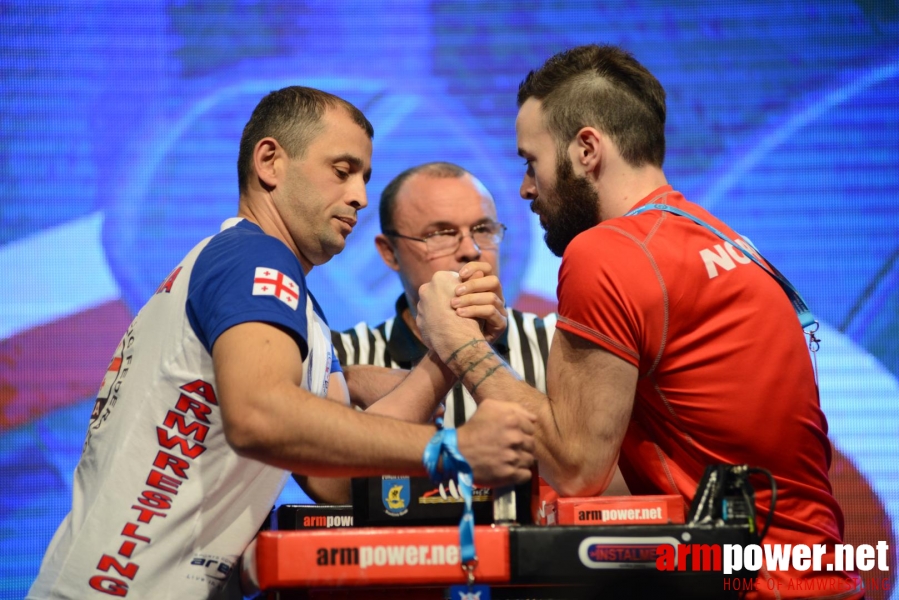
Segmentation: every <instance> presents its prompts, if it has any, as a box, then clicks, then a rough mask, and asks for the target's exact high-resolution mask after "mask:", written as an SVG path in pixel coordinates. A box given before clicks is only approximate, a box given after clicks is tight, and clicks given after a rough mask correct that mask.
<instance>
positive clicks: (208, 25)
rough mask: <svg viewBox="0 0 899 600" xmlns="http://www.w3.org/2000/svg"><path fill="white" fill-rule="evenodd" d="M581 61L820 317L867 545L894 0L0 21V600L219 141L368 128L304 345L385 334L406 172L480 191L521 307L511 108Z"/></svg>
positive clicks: (885, 410) (884, 440)
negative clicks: (385, 260) (326, 327)
mask: <svg viewBox="0 0 899 600" xmlns="http://www.w3.org/2000/svg"><path fill="white" fill-rule="evenodd" d="M597 4H598V6H597ZM594 42H607V43H615V44H619V45H622V46H623V47H625V48H626V49H628V50H630V51H631V52H633V53H634V54H635V55H636V57H637V58H638V59H639V60H640V61H641V62H643V63H644V64H645V65H646V66H647V67H649V69H650V70H652V71H653V72H654V73H655V74H656V75H657V76H658V78H659V79H660V80H661V82H662V84H663V85H664V86H665V88H666V90H667V93H668V114H669V120H668V127H667V142H668V149H669V150H668V155H667V158H666V163H665V170H666V173H667V176H668V179H669V181H671V182H672V183H673V184H674V186H675V188H676V189H678V190H680V191H682V192H683V193H684V194H685V195H686V196H687V197H688V198H690V199H692V200H694V201H696V202H699V203H701V204H703V205H704V206H706V207H707V208H709V209H710V210H711V211H712V212H714V213H715V214H716V215H718V216H719V217H721V218H723V219H724V220H725V221H727V222H728V223H729V224H730V225H731V226H733V227H734V228H735V229H736V230H738V231H740V232H741V233H742V234H744V235H745V236H747V237H749V238H750V239H752V240H753V242H754V243H755V244H756V246H758V247H759V248H760V249H761V250H762V252H763V253H764V254H765V255H766V256H767V257H768V258H770V259H771V261H772V262H773V263H774V264H776V265H777V266H778V267H779V268H780V269H781V270H782V271H783V272H784V273H785V274H786V275H787V276H788V277H789V278H790V279H791V280H792V281H793V283H794V284H795V285H796V286H797V287H798V288H799V289H800V290H801V292H802V293H803V295H804V296H805V298H806V300H807V301H808V302H809V304H810V305H811V307H812V309H813V310H814V311H815V313H816V315H818V316H819V318H820V319H821V321H822V323H821V335H820V337H822V339H823V340H824V342H823V348H822V351H821V352H820V353H819V355H818V366H819V371H820V384H821V401H822V405H823V407H824V410H825V412H826V414H827V416H828V419H829V423H830V437H831V441H832V442H833V444H834V447H835V450H836V460H835V463H834V467H833V472H832V476H833V480H834V485H835V488H836V492H837V495H838V497H839V499H840V500H841V502H842V504H843V507H844V510H845V512H846V515H847V541H850V542H853V543H869V544H874V543H876V541H878V540H881V539H884V540H887V541H888V542H889V543H890V545H891V548H892V547H893V541H894V539H895V535H896V531H897V526H899V467H897V465H899V443H897V442H899V410H897V401H899V345H897V343H896V341H895V340H896V339H897V336H899V235H897V234H899V193H897V190H899V2H897V1H896V0H885V1H881V2H870V1H863V0H856V1H855V2H850V1H846V2H831V1H824V0H810V1H807V2H801V3H785V2H773V1H771V2H769V1H755V0H753V1H750V0H733V1H731V2H724V3H718V2H716V3H704V2H677V3H669V2H662V1H659V0H629V1H628V2H603V3H594V2H589V3H588V2H569V3H540V2H520V1H519V2H493V3H489V4H483V3H478V2H468V1H460V0H456V1H446V2H434V3H431V2H424V1H421V0H419V1H415V2H398V1H379V2H370V3H362V4H357V3H353V4H352V5H351V4H350V3H330V2H319V1H313V0H310V1H306V2H288V3H271V2H256V1H251V0H242V1H241V0H234V1H224V0H222V1H208V2H197V1H183V0H182V1H163V0H148V1H147V2H142V3H139V4H134V3H124V4H123V3H117V2H102V1H101V2H93V3H90V4H82V3H64V2H37V1H35V2H4V3H3V4H2V8H0V82H2V83H0V272H2V273H3V275H4V279H5V281H6V284H5V285H4V286H2V288H0V478H2V481H3V483H4V486H3V487H4V493H3V495H2V496H0V556H3V557H4V558H3V560H2V561H0V598H21V597H22V596H23V595H24V594H25V592H26V591H27V589H28V587H29V585H30V583H31V581H32V580H33V579H34V577H35V576H36V573H37V570H38V566H39V564H40V559H41V557H42V555H43V552H44V550H45V548H46V546H47V544H48V543H49V541H50V538H51V536H52V534H53V532H54V530H55V528H56V527H57V525H58V524H59V522H60V521H61V519H62V518H63V516H64V515H65V513H66V512H67V510H68V508H69V502H70V492H71V481H72V472H73V469H74V466H75V463H76V462H77V459H78V456H79V454H80V451H81V444H82V442H83V440H84V435H85V431H86V427H87V422H88V416H89V413H90V409H91V406H92V402H93V397H94V395H95V394H96V392H97V389H98V387H99V384H100V380H101V379H102V377H103V374H104V372H105V370H106V365H107V363H108V361H109V359H110V357H111V355H112V351H113V349H114V347H115V345H116V343H117V342H118V339H119V337H120V336H121V334H122V332H123V331H124V328H125V327H126V326H127V324H128V322H129V321H130V319H131V318H132V316H133V315H134V313H135V312H136V310H137V309H138V308H139V307H140V306H141V305H142V304H143V303H144V302H145V301H146V299H147V298H148V297H149V296H150V295H151V294H152V293H153V291H154V290H155V289H156V287H157V286H158V285H159V283H160V282H161V281H162V279H163V278H164V277H165V275H166V274H167V273H168V272H169V271H170V270H171V268H172V267H173V266H174V265H175V264H176V263H177V262H178V261H179V260H180V258H181V257H182V256H183V255H184V254H185V253H186V252H187V250H189V249H190V248H191V247H192V246H193V245H194V244H195V243H196V242H197V241H199V240H200V239H202V238H204V237H206V236H208V235H210V234H212V233H214V232H215V231H217V229H218V226H219V224H220V223H221V222H222V221H223V220H224V219H225V218H227V217H229V216H232V215H233V214H234V212H235V210H236V205H237V177H236V168H235V163H236V158H237V145H238V140H239V138H240V133H241V130H242V128H243V125H244V123H245V122H246V120H247V119H248V117H249V114H250V112H251V111H252V109H253V107H254V106H255V104H256V102H257V101H258V100H259V98H260V97H261V96H262V95H264V94H265V93H267V92H268V91H270V90H273V89H277V88H280V87H283V86H286V85H291V84H302V85H310V86H313V87H319V88H322V89H325V90H328V91H330V92H333V93H336V94H338V95H340V96H343V97H345V98H347V99H348V100H350V101H351V102H353V103H354V104H356V105H357V106H358V107H360V108H361V109H362V110H363V111H364V112H365V113H366V114H367V116H368V117H369V119H370V120H371V121H372V123H373V124H374V127H375V131H376V136H375V152H374V159H373V160H374V175H373V177H372V180H371V183H370V184H369V188H368V192H369V198H370V201H371V204H370V208H369V209H368V210H365V211H363V212H362V213H361V215H360V222H359V225H358V227H357V228H356V231H355V232H354V233H353V235H352V236H351V238H350V242H349V243H348V246H347V249H346V251H345V252H344V253H343V254H341V255H340V256H338V257H336V258H335V259H334V260H332V261H331V262H330V263H329V264H328V265H326V266H324V267H322V268H320V269H316V270H315V271H313V273H312V274H311V275H310V277H309V285H310V288H311V289H312V290H313V291H314V292H315V293H316V295H317V297H318V298H319V299H320V301H321V302H322V304H323V306H324V308H325V310H326V312H327V314H328V316H329V319H330V321H331V324H332V326H334V327H335V328H346V327H348V326H350V325H353V324H355V323H356V322H358V321H360V320H368V321H373V322H380V321H381V320H383V319H384V318H385V317H387V316H389V315H390V313H391V311H392V308H393V302H394V300H395V299H396V297H397V295H398V294H399V293H400V292H401V288H400V285H399V282H398V280H397V279H396V277H395V275H394V274H393V273H392V272H390V271H389V270H388V269H387V268H386V267H384V266H383V265H382V263H381V260H380V258H379V257H378V255H377V254H376V252H375V251H374V244H373V241H372V240H373V237H374V234H375V233H376V231H377V229H378V225H377V208H376V207H377V198H378V196H379V195H380V192H381V190H382V189H383V187H384V185H385V184H386V183H387V182H388V181H389V180H390V178H392V177H393V176H394V175H395V174H397V173H398V172H399V171H401V170H403V169H405V168H406V167H409V166H411V165H413V164H417V163H421V162H424V161H429V160H449V161H453V162H456V163H459V164H461V165H463V166H465V167H466V168H468V169H470V170H471V171H472V172H474V173H475V174H476V175H477V176H478V177H479V178H481V180H482V181H483V182H484V183H485V184H486V185H487V187H488V188H489V189H490V190H491V191H492V192H493V195H494V196H495V198H496V200H497V204H498V210H499V213H500V218H501V220H502V221H503V222H505V223H506V224H507V225H508V227H509V232H508V235H507V240H506V242H504V244H503V248H502V264H503V273H502V275H503V281H504V285H505V289H506V297H507V299H509V300H510V301H512V302H513V303H514V304H515V305H516V306H518V307H523V308H527V309H530V310H535V311H538V312H546V311H550V310H552V309H553V308H554V306H555V304H554V294H555V274H556V269H557V267H558V261H557V259H556V258H555V257H553V256H552V255H550V254H549V252H548V251H547V250H546V248H545V247H544V245H543V243H542V232H541V230H540V228H539V225H538V224H537V222H536V220H535V219H534V217H533V215H532V214H531V213H530V211H529V210H528V207H527V204H526V203H524V202H523V201H521V200H520V199H519V198H518V185H519V182H520V177H521V175H522V169H523V167H522V165H521V164H520V159H518V157H517V156H516V145H515V134H514V119H515V115H516V112H517V111H516V105H515V93H516V90H517V86H518V83H519V82H520V81H521V79H522V78H523V77H524V76H525V74H526V73H527V72H528V71H529V70H530V69H532V68H536V67H538V66H539V65H540V64H542V62H543V61H544V60H545V59H546V58H547V57H549V56H550V55H551V54H553V53H555V52H557V51H559V50H562V49H565V48H568V47H571V46H574V45H578V44H583V43H594ZM785 376H786V375H785ZM298 494H299V492H298V490H296V489H294V488H291V489H289V490H288V491H287V492H286V495H285V496H284V498H285V499H296V498H297V495H298ZM893 556H894V555H893ZM892 562H893V561H892V560H891V563H892ZM881 575H882V576H883V577H886V578H889V577H890V574H889V573H882V574H881ZM889 593H890V592H884V591H880V590H874V591H872V592H871V593H870V595H869V596H870V597H872V598H885V597H888V595H889Z"/></svg>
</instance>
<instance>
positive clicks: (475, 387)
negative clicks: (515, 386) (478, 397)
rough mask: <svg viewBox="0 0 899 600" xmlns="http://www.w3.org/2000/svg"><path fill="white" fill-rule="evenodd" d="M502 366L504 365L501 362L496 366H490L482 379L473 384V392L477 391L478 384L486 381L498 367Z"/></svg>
mask: <svg viewBox="0 0 899 600" xmlns="http://www.w3.org/2000/svg"><path fill="white" fill-rule="evenodd" d="M502 366H503V363H499V364H498V365H496V366H495V367H490V368H489V369H487V372H486V373H484V376H483V377H481V379H480V381H478V382H477V383H476V384H474V385H473V386H471V393H472V394H474V393H475V392H476V391H477V389H478V386H480V385H481V384H482V383H484V380H486V379H487V378H488V377H490V376H491V375H493V374H494V373H496V371H497V370H498V369H501V368H502Z"/></svg>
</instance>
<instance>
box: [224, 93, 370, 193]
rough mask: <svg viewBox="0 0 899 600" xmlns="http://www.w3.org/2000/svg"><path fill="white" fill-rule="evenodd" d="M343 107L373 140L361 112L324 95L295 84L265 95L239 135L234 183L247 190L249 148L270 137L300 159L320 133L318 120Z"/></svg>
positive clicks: (249, 171)
mask: <svg viewBox="0 0 899 600" xmlns="http://www.w3.org/2000/svg"><path fill="white" fill-rule="evenodd" d="M338 107H343V108H344V109H346V111H347V112H348V113H349V115H350V117H351V118H352V119H353V122H354V123H356V124H357V125H359V127H361V128H362V129H364V130H365V133H367V134H368V137H369V139H371V138H374V136H375V130H374V128H373V127H372V125H371V123H369V121H368V119H366V118H365V115H364V114H362V111H361V110H359V109H358V108H356V107H355V106H353V105H352V104H350V103H349V102H347V101H346V100H344V99H343V98H339V97H337V96H335V95H333V94H329V93H328V92H323V91H321V90H316V89H313V88H308V87H301V86H298V85H294V86H290V87H286V88H283V89H280V90H277V91H274V92H271V93H269V94H268V95H267V96H265V97H264V98H263V99H262V100H260V101H259V104H257V105H256V108H255V109H253V114H252V116H250V120H249V121H247V124H246V125H245V126H244V128H243V135H241V136H240V152H239V153H238V155H237V183H238V186H239V187H240V192H241V193H243V192H245V191H247V183H248V182H249V179H250V175H251V174H252V172H253V149H254V148H255V147H256V144H257V143H259V140H261V139H263V138H266V137H273V138H275V139H276V140H278V143H279V144H281V147H283V148H284V151H285V152H287V155H288V156H289V157H290V158H297V157H301V156H303V153H304V152H305V151H306V147H307V146H308V145H309V143H310V142H311V141H312V140H313V139H314V138H315V136H316V135H318V134H319V133H320V132H321V130H322V125H321V118H322V116H323V115H324V114H325V111H326V110H327V109H329V108H338Z"/></svg>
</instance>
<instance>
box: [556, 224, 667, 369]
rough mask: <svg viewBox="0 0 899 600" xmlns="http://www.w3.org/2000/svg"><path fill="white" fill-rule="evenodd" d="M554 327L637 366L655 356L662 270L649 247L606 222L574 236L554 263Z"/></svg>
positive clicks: (660, 332)
mask: <svg viewBox="0 0 899 600" xmlns="http://www.w3.org/2000/svg"><path fill="white" fill-rule="evenodd" d="M557 293H558V296H559V323H558V325H557V327H558V328H560V329H563V330H565V331H567V332H568V333H572V334H574V335H577V336H579V337H582V338H584V339H587V340H589V341H591V342H593V343H595V344H598V345H599V346H601V347H602V348H603V349H605V350H607V351H609V352H611V353H612V354H614V355H616V356H618V357H619V358H621V359H622V360H625V361H627V362H629V363H631V364H632V365H634V366H636V367H638V369H639V370H640V374H641V375H643V374H645V373H646V372H647V371H648V370H649V369H650V368H651V367H652V366H653V365H654V363H655V362H656V359H657V357H658V355H659V353H660V349H661V348H662V346H663V340H664V335H665V329H666V325H667V312H668V311H667V298H666V294H665V286H664V283H663V280H662V276H661V273H660V271H659V268H658V266H657V265H656V262H655V260H654V259H653V257H652V255H651V254H650V253H649V251H648V249H647V248H646V247H645V246H644V245H643V244H642V243H641V242H640V240H638V239H637V238H636V237H634V236H632V235H631V234H629V233H627V232H625V231H623V230H621V229H619V228H617V227H610V226H602V225H600V226H599V227H595V228H593V229H590V230H589V231H586V232H584V233H583V234H581V235H579V236H578V237H576V238H575V239H574V240H572V242H571V243H570V244H569V246H568V248H567V250H566V251H565V255H564V256H563V257H562V266H561V268H560V269H559V287H558V290H557Z"/></svg>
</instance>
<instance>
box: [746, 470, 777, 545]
mask: <svg viewBox="0 0 899 600" xmlns="http://www.w3.org/2000/svg"><path fill="white" fill-rule="evenodd" d="M748 472H749V473H759V474H761V475H765V476H766V477H767V478H768V482H769V483H770V484H771V505H770V507H769V509H768V518H767V519H765V527H764V528H763V529H762V533H761V535H759V543H761V541H762V540H763V539H765V535H766V534H767V533H768V528H769V527H771V522H772V521H774V508H775V506H777V483H776V482H775V481H774V475H772V474H771V471H769V470H768V469H763V468H761V467H750V468H749V470H748Z"/></svg>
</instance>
